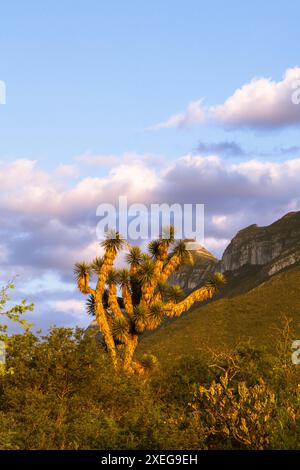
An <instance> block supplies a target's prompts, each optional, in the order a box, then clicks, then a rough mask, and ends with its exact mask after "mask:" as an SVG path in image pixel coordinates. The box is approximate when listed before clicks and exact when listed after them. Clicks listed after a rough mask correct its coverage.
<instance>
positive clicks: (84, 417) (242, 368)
mask: <svg viewBox="0 0 300 470" xmlns="http://www.w3.org/2000/svg"><path fill="white" fill-rule="evenodd" d="M284 335H286V332H285V333H284ZM278 341H279V343H278V345H279V346H280V347H278V353H277V356H276V357H275V356H274V357H272V360H271V361H270V356H269V355H268V354H267V353H266V352H265V351H262V350H257V349H256V348H252V347H251V346H249V345H244V346H242V347H239V348H238V349H236V350H233V351H231V352H230V353H227V352H223V353H222V354H221V353H220V352H216V353H214V355H213V357H210V360H209V361H207V359H206V358H205V357H203V358H202V359H196V358H193V357H191V356H190V357H188V356H186V357H184V358H182V359H181V360H179V361H177V362H174V363H173V365H172V367H171V368H162V367H160V366H159V364H158V363H157V359H156V358H155V357H151V356H144V357H143V358H142V359H141V360H143V361H144V366H145V367H146V366H147V367H148V368H149V372H148V374H147V375H142V376H139V377H135V376H132V375H128V374H126V373H125V372H123V371H122V370H120V371H119V373H118V374H116V373H115V370H114V368H113V367H112V364H111V361H110V358H109V356H108V355H107V354H106V353H105V351H104V350H103V349H102V348H101V347H100V346H99V344H98V343H97V342H96V340H95V337H94V335H93V334H92V333H90V332H85V331H83V330H81V329H78V328H77V329H75V330H73V329H69V328H53V329H51V330H50V331H49V334H47V335H45V336H36V335H33V334H32V333H31V332H25V333H24V334H22V335H21V334H20V335H14V336H12V337H11V340H10V342H9V345H8V351H7V361H8V366H9V367H13V368H14V370H15V373H14V374H13V375H4V376H2V377H0V418H1V430H0V449H61V450H62V449H162V450H163V449H170V450H171V449H262V448H263V449H276V448H283V449H291V448H294V449H296V448H300V425H299V423H300V421H299V419H300V416H299V409H300V407H299V404H300V403H299V400H300V393H299V386H298V385H295V384H298V382H299V369H298V368H297V367H296V366H291V367H289V366H288V365H287V363H286V356H285V352H284V349H282V348H283V346H282V345H283V342H284V340H283V339H282V337H281V338H279V339H278ZM285 364H286V367H285ZM287 368H289V370H287ZM283 384H284V386H283Z"/></svg>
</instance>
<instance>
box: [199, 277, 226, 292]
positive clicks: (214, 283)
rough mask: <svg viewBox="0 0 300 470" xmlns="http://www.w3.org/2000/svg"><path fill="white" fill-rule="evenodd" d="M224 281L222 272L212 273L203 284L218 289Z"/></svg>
mask: <svg viewBox="0 0 300 470" xmlns="http://www.w3.org/2000/svg"><path fill="white" fill-rule="evenodd" d="M225 283H226V278H225V276H224V274H223V273H214V274H213V275H212V276H209V278H208V279H207V280H206V281H205V283H204V286H205V287H208V288H209V287H210V288H213V289H215V290H216V291H217V290H219V289H220V288H221V287H222V286H223V285H224V284H225Z"/></svg>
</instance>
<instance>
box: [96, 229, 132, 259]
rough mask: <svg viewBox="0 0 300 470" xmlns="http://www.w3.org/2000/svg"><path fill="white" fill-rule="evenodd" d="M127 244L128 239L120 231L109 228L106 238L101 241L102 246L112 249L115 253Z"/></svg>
mask: <svg viewBox="0 0 300 470" xmlns="http://www.w3.org/2000/svg"><path fill="white" fill-rule="evenodd" d="M125 245H126V241H125V240H124V238H122V236H121V235H120V233H119V232H116V231H115V230H109V231H108V232H107V234H106V238H105V240H103V242H101V246H102V247H103V248H104V249H105V250H106V251H107V250H110V251H112V252H113V253H114V254H116V253H117V252H118V251H120V250H121V249H122V248H123V247H124V246H125Z"/></svg>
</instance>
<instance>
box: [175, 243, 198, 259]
mask: <svg viewBox="0 0 300 470" xmlns="http://www.w3.org/2000/svg"><path fill="white" fill-rule="evenodd" d="M173 254H175V255H177V256H179V257H180V259H181V263H182V264H183V263H189V264H194V259H193V256H192V253H191V252H190V251H189V250H188V249H187V247H186V244H185V242H184V241H183V240H179V242H178V243H177V245H176V246H175V247H174V249H173Z"/></svg>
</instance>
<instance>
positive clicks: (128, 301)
mask: <svg viewBox="0 0 300 470" xmlns="http://www.w3.org/2000/svg"><path fill="white" fill-rule="evenodd" d="M122 297H123V301H124V307H125V310H126V313H127V315H129V316H130V317H132V315H133V304H132V297H131V293H130V290H129V287H128V286H127V285H126V284H125V285H123V286H122Z"/></svg>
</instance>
